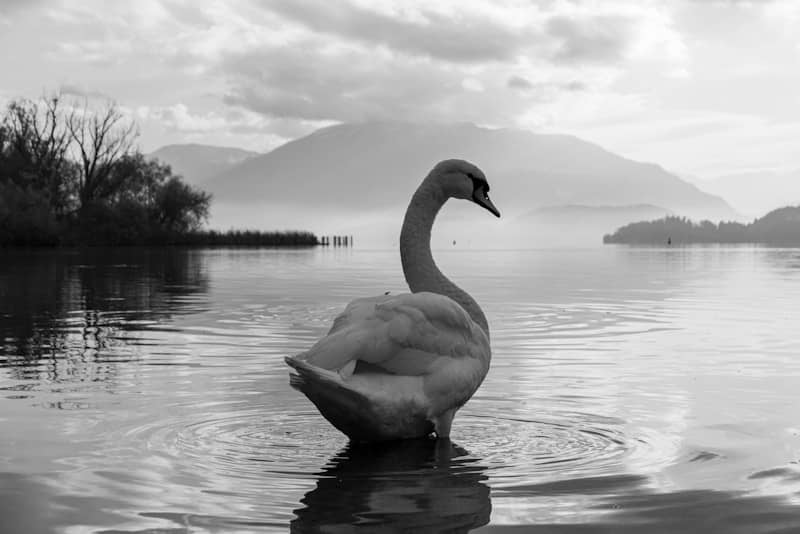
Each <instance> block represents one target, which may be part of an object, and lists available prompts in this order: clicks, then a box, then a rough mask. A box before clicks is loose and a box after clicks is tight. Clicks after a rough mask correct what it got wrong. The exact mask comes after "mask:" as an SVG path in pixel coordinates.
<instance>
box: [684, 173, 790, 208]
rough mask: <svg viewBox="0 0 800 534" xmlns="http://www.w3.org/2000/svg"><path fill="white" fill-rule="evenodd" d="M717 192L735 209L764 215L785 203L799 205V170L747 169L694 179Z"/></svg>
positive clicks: (703, 186) (703, 188)
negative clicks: (701, 179) (760, 170)
mask: <svg viewBox="0 0 800 534" xmlns="http://www.w3.org/2000/svg"><path fill="white" fill-rule="evenodd" d="M695 183H696V184H697V186H698V187H699V188H700V189H702V190H704V191H707V192H709V193H712V194H715V195H719V196H721V197H723V198H724V199H725V200H727V201H728V202H730V203H731V205H732V206H733V207H734V208H735V209H736V210H738V211H741V212H743V213H746V214H747V215H750V216H751V217H757V216H761V215H764V214H765V213H767V212H768V211H770V210H773V209H775V208H778V207H780V206H785V205H786V204H791V203H795V204H800V169H797V170H794V171H789V172H771V171H764V172H748V173H740V174H731V175H726V176H721V177H719V178H716V179H713V180H708V181H705V182H695Z"/></svg>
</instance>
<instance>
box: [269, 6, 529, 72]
mask: <svg viewBox="0 0 800 534" xmlns="http://www.w3.org/2000/svg"><path fill="white" fill-rule="evenodd" d="M267 6H268V9H270V10H271V11H272V12H274V13H277V14H279V15H280V16H282V17H285V18H286V19H288V20H291V21H294V22H298V23H300V24H302V25H304V26H306V27H307V28H308V29H309V30H311V31H313V32H317V33H325V34H329V35H334V36H338V37H341V38H344V39H347V40H350V41H357V42H361V43H364V44H367V45H382V46H385V47H388V48H390V49H392V50H394V51H397V52H403V53H409V54H413V55H418V56H427V57H431V58H435V59H441V60H445V61H452V62H458V63H462V62H463V63H471V62H482V61H506V60H510V59H513V58H514V57H515V55H517V54H519V53H521V51H522V49H523V48H524V47H525V46H526V45H529V44H530V40H531V39H532V38H534V39H535V38H536V36H535V34H534V33H533V32H527V33H526V32H524V31H521V30H518V29H516V28H514V27H513V26H510V25H508V24H505V23H502V22H500V21H497V20H492V19H491V18H489V17H487V16H486V15H485V14H483V16H479V14H478V13H475V12H470V10H469V9H463V10H459V11H458V12H456V13H440V12H435V11H432V10H431V9H430V8H420V9H418V10H417V11H415V12H414V13H413V17H412V16H404V15H403V13H392V14H387V13H381V12H378V11H374V10H372V9H368V8H366V7H361V6H358V5H355V4H353V3H350V2H335V3H334V2H314V1H311V0H293V1H291V2H282V1H274V2H269V3H268V4H267Z"/></svg>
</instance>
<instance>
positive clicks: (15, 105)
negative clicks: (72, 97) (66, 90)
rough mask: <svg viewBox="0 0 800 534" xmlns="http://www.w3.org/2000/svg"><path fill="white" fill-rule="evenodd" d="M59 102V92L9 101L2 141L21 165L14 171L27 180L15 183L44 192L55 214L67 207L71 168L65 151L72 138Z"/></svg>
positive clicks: (62, 211)
mask: <svg viewBox="0 0 800 534" xmlns="http://www.w3.org/2000/svg"><path fill="white" fill-rule="evenodd" d="M60 102H61V98H60V96H59V95H54V96H50V97H42V99H41V100H40V102H34V101H31V100H19V101H16V102H12V103H11V104H10V105H9V106H8V112H7V114H6V116H5V121H4V125H3V129H4V130H5V133H6V135H5V137H6V139H5V140H4V143H3V144H4V145H5V148H6V150H10V151H11V153H12V154H13V156H14V158H15V162H16V163H15V164H16V165H18V166H19V167H21V168H19V169H17V171H18V172H17V175H18V176H20V177H24V178H25V179H26V180H28V181H29V183H27V184H26V183H19V184H17V185H19V186H21V187H26V186H28V185H30V186H33V188H35V189H36V190H38V191H43V192H45V193H46V194H47V198H48V201H49V202H50V203H51V205H52V206H53V209H54V210H55V212H56V214H57V215H62V214H63V213H64V211H65V210H66V209H67V204H68V200H69V191H68V189H69V186H70V184H69V175H70V170H71V169H70V162H69V158H68V153H67V151H68V149H69V145H70V143H71V138H70V134H69V132H68V130H67V128H66V126H65V124H64V121H63V119H62V117H61V110H60ZM31 182H32V183H31Z"/></svg>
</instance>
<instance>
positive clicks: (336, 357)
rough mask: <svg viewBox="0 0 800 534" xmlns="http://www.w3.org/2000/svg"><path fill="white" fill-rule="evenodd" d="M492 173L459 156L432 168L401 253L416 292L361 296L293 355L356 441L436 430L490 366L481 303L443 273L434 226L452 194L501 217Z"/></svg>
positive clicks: (305, 384)
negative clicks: (316, 338) (434, 253)
mask: <svg viewBox="0 0 800 534" xmlns="http://www.w3.org/2000/svg"><path fill="white" fill-rule="evenodd" d="M488 193H489V184H488V182H487V181H486V176H484V174H483V172H482V171H481V170H480V169H479V168H478V167H476V166H475V165H473V164H471V163H469V162H467V161H464V160H458V159H450V160H445V161H441V162H439V163H438V164H436V166H434V167H433V169H432V170H431V171H430V173H428V175H427V176H426V177H425V179H424V180H423V181H422V183H421V184H420V186H419V187H418V188H417V190H416V192H415V193H414V195H413V196H412V197H411V202H410V203H409V205H408V209H407V210H406V214H405V218H404V220H403V227H402V230H401V232H400V259H401V263H402V266H403V274H404V275H405V278H406V282H407V283H408V287H409V288H410V289H411V293H404V294H400V295H391V294H388V295H380V296H376V297H368V298H361V299H356V300H354V301H353V302H351V303H350V304H348V305H347V307H346V308H345V310H344V312H342V313H341V314H340V315H339V316H338V317H336V319H334V321H333V326H332V327H331V329H330V331H329V332H328V334H327V335H326V336H325V337H323V338H322V339H320V340H319V341H318V342H317V343H316V344H314V345H313V346H312V347H311V348H310V349H309V350H307V351H306V352H303V353H301V354H298V355H296V356H287V357H286V363H287V364H288V365H289V366H290V367H292V368H293V370H294V371H296V373H295V372H292V373H290V376H289V383H290V385H291V386H292V387H293V388H295V389H297V390H299V391H301V392H302V393H304V394H305V395H306V396H307V397H308V398H309V399H310V400H311V402H313V403H314V404H315V405H316V407H317V409H318V410H319V411H320V413H321V414H322V416H323V417H325V418H326V419H327V420H328V421H329V422H330V423H331V424H333V426H335V427H336V428H337V429H339V430H340V431H341V432H343V433H344V434H346V435H347V436H348V437H349V438H350V439H351V440H353V441H357V442H358V441H385V440H394V439H406V438H419V437H425V436H429V435H432V434H435V435H436V436H437V437H438V438H449V436H450V427H451V424H452V422H453V416H454V415H455V413H456V410H458V409H459V408H460V407H461V406H463V405H464V403H466V402H467V400H469V398H470V397H472V395H473V394H474V393H475V391H476V390H477V389H478V386H480V384H481V382H482V381H483V379H484V377H485V376H486V373H487V372H488V371H489V362H490V360H491V349H490V347H489V325H488V322H487V320H486V316H485V315H484V314H483V311H482V310H481V308H480V306H478V303H477V302H475V300H474V299H473V298H472V297H471V296H470V295H469V294H468V293H467V292H466V291H464V290H463V289H461V288H459V287H458V286H456V285H455V284H454V283H453V282H451V281H450V280H448V279H447V277H446V276H445V275H444V274H442V272H441V271H440V270H439V269H438V267H437V266H436V263H435V262H434V261H433V256H432V254H431V246H430V239H431V228H432V227H433V221H434V219H435V218H436V214H437V213H438V212H439V210H440V209H441V207H442V206H443V205H444V203H445V202H446V201H447V200H448V199H449V198H460V199H466V200H470V201H472V202H474V203H476V204H477V205H479V206H481V207H483V208H486V209H487V210H489V211H490V212H491V213H493V214H494V215H495V216H497V217H500V212H499V211H498V210H497V208H496V207H495V206H494V204H493V203H492V201H491V200H489V195H488Z"/></svg>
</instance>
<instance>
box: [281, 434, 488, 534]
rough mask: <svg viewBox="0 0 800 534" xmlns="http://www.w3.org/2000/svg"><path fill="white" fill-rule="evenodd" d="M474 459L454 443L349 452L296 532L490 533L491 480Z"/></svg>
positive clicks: (312, 495) (300, 513) (329, 473)
mask: <svg viewBox="0 0 800 534" xmlns="http://www.w3.org/2000/svg"><path fill="white" fill-rule="evenodd" d="M467 454H468V453H467V452H466V451H465V450H464V449H462V448H460V447H458V446H456V445H454V444H453V443H451V442H450V441H449V440H428V439H422V440H411V441H403V442H393V443H386V444H379V445H360V446H359V445H354V444H350V445H348V446H347V447H346V448H345V449H343V450H342V451H341V452H340V453H339V454H338V455H337V456H336V457H335V458H334V459H333V460H332V462H331V464H330V465H329V466H328V467H327V468H326V469H325V470H324V471H323V472H322V473H320V476H319V480H318V481H317V487H316V488H315V489H313V490H311V491H310V492H308V493H307V494H306V496H305V497H304V498H303V500H302V503H303V504H304V505H305V506H304V507H303V508H300V509H299V510H296V511H295V514H296V515H297V518H296V519H295V520H293V521H292V524H291V531H292V532H329V531H330V532H332V531H341V532H346V531H349V530H350V529H353V528H361V529H363V531H364V532H400V531H402V532H412V531H414V530H418V531H419V532H443V531H446V532H468V531H470V530H471V529H474V528H477V527H479V526H482V525H485V524H486V523H488V522H489V515H490V512H491V509H492V505H491V500H490V499H489V487H488V486H487V485H486V484H485V483H484V481H485V480H486V478H487V477H486V474H485V472H484V468H483V467H481V466H479V465H477V464H476V463H475V460H474V459H469V458H468V457H467ZM337 527H338V530H337Z"/></svg>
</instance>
